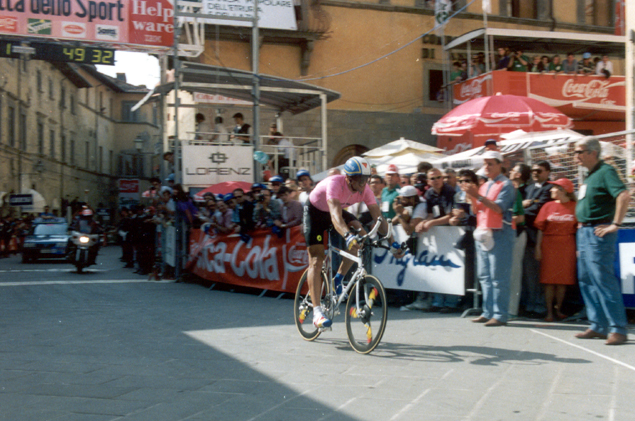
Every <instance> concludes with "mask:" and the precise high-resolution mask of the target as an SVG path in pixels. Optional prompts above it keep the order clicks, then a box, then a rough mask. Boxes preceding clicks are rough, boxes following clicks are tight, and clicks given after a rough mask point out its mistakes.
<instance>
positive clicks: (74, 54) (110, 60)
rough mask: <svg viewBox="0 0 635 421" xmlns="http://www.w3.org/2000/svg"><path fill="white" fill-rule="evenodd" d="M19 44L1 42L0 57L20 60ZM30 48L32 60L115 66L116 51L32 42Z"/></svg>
mask: <svg viewBox="0 0 635 421" xmlns="http://www.w3.org/2000/svg"><path fill="white" fill-rule="evenodd" d="M20 46H21V44H20V43H17V42H8V41H0V57H10V58H20V53H19V52H16V51H15V47H20ZM29 47H31V48H33V49H35V52H34V53H33V54H32V55H31V56H30V57H29V58H30V59H32V60H46V61H63V62H72V63H86V64H104V65H108V66H114V64H115V50H113V49H111V48H99V47H77V46H74V45H64V44H52V43H40V42H32V43H30V45H29Z"/></svg>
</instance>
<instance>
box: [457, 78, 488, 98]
mask: <svg viewBox="0 0 635 421" xmlns="http://www.w3.org/2000/svg"><path fill="white" fill-rule="evenodd" d="M487 79H488V78H485V77H484V78H477V79H472V80H469V81H467V82H464V83H463V84H462V85H461V91H460V92H461V93H460V96H461V98H472V97H478V96H482V95H483V82H485V81H486V80H487Z"/></svg>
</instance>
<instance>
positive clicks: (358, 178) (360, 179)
mask: <svg viewBox="0 0 635 421" xmlns="http://www.w3.org/2000/svg"><path fill="white" fill-rule="evenodd" d="M349 177H350V178H351V181H355V182H357V184H359V185H360V186H365V185H366V183H368V179H369V178H370V175H351V176H349Z"/></svg>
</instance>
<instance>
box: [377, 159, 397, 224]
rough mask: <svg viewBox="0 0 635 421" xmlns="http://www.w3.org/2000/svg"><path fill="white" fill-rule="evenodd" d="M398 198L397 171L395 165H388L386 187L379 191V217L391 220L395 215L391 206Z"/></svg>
mask: <svg viewBox="0 0 635 421" xmlns="http://www.w3.org/2000/svg"><path fill="white" fill-rule="evenodd" d="M397 196H399V170H398V169H397V166H396V165H395V164H390V165H388V170H387V171H386V187H384V189H383V190H382V191H381V216H382V217H383V218H384V219H385V220H388V219H392V218H394V216H395V215H396V213H395V210H394V209H393V208H392V204H393V202H394V201H395V199H396V198H397Z"/></svg>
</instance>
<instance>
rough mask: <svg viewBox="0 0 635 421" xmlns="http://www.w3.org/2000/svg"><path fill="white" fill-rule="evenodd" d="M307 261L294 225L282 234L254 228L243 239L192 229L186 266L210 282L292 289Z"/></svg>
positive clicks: (294, 288) (293, 290)
mask: <svg viewBox="0 0 635 421" xmlns="http://www.w3.org/2000/svg"><path fill="white" fill-rule="evenodd" d="M307 265H308V255H307V251H306V243H305V241H304V235H303V234H302V230H301V228H300V227H299V226H297V227H292V228H288V229H286V230H284V234H283V236H282V237H278V235H276V234H273V233H272V232H271V230H270V229H268V230H255V231H254V232H252V233H250V240H249V242H247V243H245V242H244V241H242V240H241V239H240V236H239V235H238V234H231V235H207V234H205V233H204V232H202V231H201V230H192V231H191V235H190V255H189V259H188V263H187V267H186V269H187V270H189V271H190V272H192V273H194V274H196V275H197V276H200V277H201V278H203V279H207V280H210V281H214V282H223V283H228V284H233V285H241V286H246V287H253V288H260V289H267V290H272V291H280V292H290V293H295V290H296V287H297V285H298V282H299V281H300V278H301V277H302V274H303V273H304V271H305V269H306V268H307Z"/></svg>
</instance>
